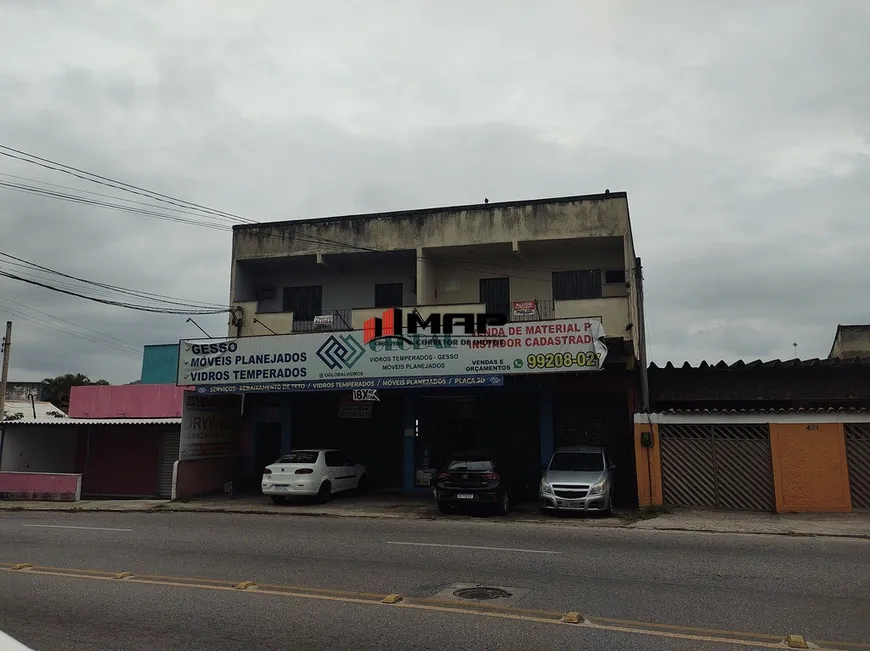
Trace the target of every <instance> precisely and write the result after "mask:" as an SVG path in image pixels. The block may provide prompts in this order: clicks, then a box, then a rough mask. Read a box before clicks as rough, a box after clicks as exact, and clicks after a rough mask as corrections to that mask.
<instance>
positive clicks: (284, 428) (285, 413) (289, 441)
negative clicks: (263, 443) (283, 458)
mask: <svg viewBox="0 0 870 651" xmlns="http://www.w3.org/2000/svg"><path fill="white" fill-rule="evenodd" d="M292 431H293V394H292V393H285V394H284V402H283V405H282V406H281V454H282V455H284V454H287V453H288V452H290V450H291V448H292V445H293V437H292Z"/></svg>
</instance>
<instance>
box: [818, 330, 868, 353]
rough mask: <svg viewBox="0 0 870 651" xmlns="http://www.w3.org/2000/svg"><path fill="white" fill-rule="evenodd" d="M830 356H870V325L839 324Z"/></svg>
mask: <svg viewBox="0 0 870 651" xmlns="http://www.w3.org/2000/svg"><path fill="white" fill-rule="evenodd" d="M828 357H835V358H839V359H848V358H850V357H870V325H841V326H837V334H836V335H835V336H834V343H833V345H832V346H831V352H830V354H829V355H828Z"/></svg>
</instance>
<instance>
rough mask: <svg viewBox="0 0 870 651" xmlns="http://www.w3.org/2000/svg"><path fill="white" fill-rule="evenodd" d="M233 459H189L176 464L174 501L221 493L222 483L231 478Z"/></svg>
mask: <svg viewBox="0 0 870 651" xmlns="http://www.w3.org/2000/svg"><path fill="white" fill-rule="evenodd" d="M233 461H234V460H233V459H232V458H229V457H218V458H214V459H189V460H186V461H179V462H178V473H177V475H176V482H175V499H177V500H185V499H188V498H191V497H194V496H195V495H205V494H208V493H218V492H221V491H223V489H224V483H225V482H228V481H230V479H231V477H232V467H233Z"/></svg>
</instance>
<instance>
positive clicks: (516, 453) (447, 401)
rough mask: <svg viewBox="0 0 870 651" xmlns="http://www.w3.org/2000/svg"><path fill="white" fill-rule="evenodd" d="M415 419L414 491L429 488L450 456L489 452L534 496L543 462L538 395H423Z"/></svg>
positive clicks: (416, 405)
mask: <svg viewBox="0 0 870 651" xmlns="http://www.w3.org/2000/svg"><path fill="white" fill-rule="evenodd" d="M415 414H416V436H415V445H414V453H415V459H414V460H415V470H416V474H415V480H416V483H417V485H418V486H426V485H428V480H429V479H430V478H431V476H432V474H433V473H435V472H437V471H438V470H439V469H440V468H442V467H443V466H444V464H445V463H446V462H447V460H448V459H449V458H450V456H451V455H452V454H453V453H454V452H459V451H463V450H489V451H492V452H494V453H497V454H498V455H499V456H500V457H501V458H502V459H503V460H504V461H505V462H506V464H507V465H509V467H510V471H511V472H512V473H514V474H515V475H516V476H518V477H519V478H521V483H522V484H524V485H526V487H527V490H526V492H527V493H528V494H529V495H531V496H534V495H535V493H534V490H535V489H536V487H537V482H538V479H539V477H540V456H541V443H540V432H539V422H538V396H537V394H523V393H512V394H509V396H508V395H505V394H502V393H493V394H481V395H477V396H475V395H450V394H442V395H428V396H426V395H424V396H421V397H420V398H419V399H418V400H417V401H416V404H415Z"/></svg>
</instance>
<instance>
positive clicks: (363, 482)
mask: <svg viewBox="0 0 870 651" xmlns="http://www.w3.org/2000/svg"><path fill="white" fill-rule="evenodd" d="M356 489H357V490H358V491H359V492H360V493H365V492H366V491H367V490H368V489H369V478H368V477H367V476H366V475H363V476H362V477H360V478H359V481H358V482H357V484H356Z"/></svg>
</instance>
